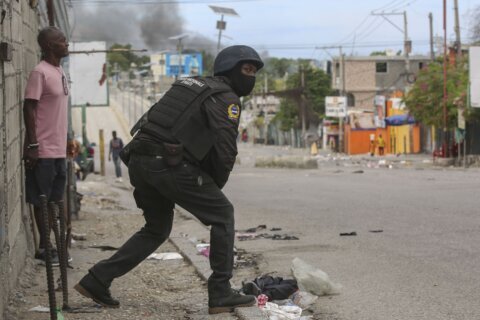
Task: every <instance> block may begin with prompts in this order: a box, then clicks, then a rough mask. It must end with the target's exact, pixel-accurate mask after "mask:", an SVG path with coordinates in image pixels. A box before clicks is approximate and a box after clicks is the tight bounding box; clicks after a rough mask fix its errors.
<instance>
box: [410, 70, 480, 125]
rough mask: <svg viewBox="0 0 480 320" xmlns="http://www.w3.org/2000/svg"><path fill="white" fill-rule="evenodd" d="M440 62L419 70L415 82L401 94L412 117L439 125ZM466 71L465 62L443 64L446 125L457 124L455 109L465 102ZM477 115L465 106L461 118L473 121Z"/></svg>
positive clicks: (440, 117)
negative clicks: (464, 112)
mask: <svg viewBox="0 0 480 320" xmlns="http://www.w3.org/2000/svg"><path fill="white" fill-rule="evenodd" d="M443 84H444V82H443V64H442V63H440V62H438V61H436V62H432V63H431V64H429V65H428V67H426V68H424V69H423V70H421V71H420V73H419V74H418V77H417V81H416V82H415V84H414V85H413V87H412V88H411V90H410V91H409V93H408V95H407V96H406V97H405V99H404V100H405V103H406V106H407V108H408V110H409V111H410V113H411V114H412V115H413V116H414V117H415V119H416V120H419V121H421V122H422V123H424V124H427V125H435V126H438V127H443V105H444V102H443ZM467 85H468V70H467V65H466V62H465V61H462V62H461V63H459V64H458V66H451V65H448V67H447V116H448V123H447V126H448V127H449V128H454V127H455V126H456V123H457V113H458V108H464V107H465V106H466V104H467ZM477 117H478V115H477V114H476V113H475V112H472V110H471V109H467V112H466V114H465V118H466V119H467V120H476V118H477Z"/></svg>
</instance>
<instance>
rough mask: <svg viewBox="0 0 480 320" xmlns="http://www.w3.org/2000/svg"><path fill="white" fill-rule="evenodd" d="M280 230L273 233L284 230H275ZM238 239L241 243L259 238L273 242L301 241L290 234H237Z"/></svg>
mask: <svg viewBox="0 0 480 320" xmlns="http://www.w3.org/2000/svg"><path fill="white" fill-rule="evenodd" d="M274 229H278V230H273V231H279V230H282V229H281V228H274ZM235 236H236V238H237V239H238V240H239V241H246V240H255V239H259V238H264V239H272V240H299V239H298V237H296V236H291V235H288V234H270V233H262V234H258V233H239V232H237V233H236V234H235Z"/></svg>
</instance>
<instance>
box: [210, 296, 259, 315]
mask: <svg viewBox="0 0 480 320" xmlns="http://www.w3.org/2000/svg"><path fill="white" fill-rule="evenodd" d="M229 291H230V292H229V293H228V294H227V295H225V296H220V297H209V299H208V313H209V314H216V313H223V312H232V311H233V309H235V308H239V307H251V306H253V305H255V304H256V303H257V299H256V298H255V296H250V295H242V294H239V293H237V292H234V291H233V290H229Z"/></svg>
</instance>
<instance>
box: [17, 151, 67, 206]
mask: <svg viewBox="0 0 480 320" xmlns="http://www.w3.org/2000/svg"><path fill="white" fill-rule="evenodd" d="M25 176H26V178H25V192H26V200H27V202H28V203H31V204H33V205H34V206H39V205H40V195H42V194H44V195H46V196H47V199H48V201H60V200H62V199H63V193H64V191H65V183H66V181H67V166H66V161H65V158H59V159H38V162H37V164H36V165H35V167H34V168H33V169H26V170H25Z"/></svg>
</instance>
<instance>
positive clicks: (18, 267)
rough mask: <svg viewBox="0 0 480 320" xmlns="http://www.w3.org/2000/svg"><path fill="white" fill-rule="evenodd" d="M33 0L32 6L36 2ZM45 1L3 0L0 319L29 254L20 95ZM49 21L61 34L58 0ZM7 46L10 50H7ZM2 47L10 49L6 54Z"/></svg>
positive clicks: (35, 51)
mask: <svg viewBox="0 0 480 320" xmlns="http://www.w3.org/2000/svg"><path fill="white" fill-rule="evenodd" d="M37 3H38V5H37ZM45 3H46V1H17V0H3V1H1V3H0V7H1V9H2V23H1V24H0V42H1V46H2V48H3V49H5V48H6V49H5V50H2V54H1V55H0V106H1V109H0V283H1V284H2V287H1V289H0V318H2V319H3V318H4V316H3V315H4V312H5V307H6V305H7V299H8V296H9V294H10V291H11V290H12V288H14V286H15V285H16V283H17V279H18V277H19V275H20V274H21V272H22V271H23V267H24V266H25V260H26V259H27V258H28V257H32V256H33V250H34V241H33V236H32V231H31V227H30V225H31V224H30V223H31V220H30V215H29V210H28V207H27V205H26V203H25V200H24V199H25V197H24V190H25V187H24V168H23V165H22V160H21V157H22V147H23V138H24V126H23V114H22V106H23V94H24V88H25V83H26V80H27V78H28V75H29V73H30V71H31V70H32V69H33V67H34V66H35V65H36V64H37V63H38V61H39V58H40V49H39V47H38V44H37V39H36V38H37V34H38V31H39V29H40V28H42V27H45V26H47V25H48V14H47V8H46V4H45ZM52 3H53V5H54V7H55V11H54V12H55V13H54V15H53V19H54V20H55V24H56V25H57V26H58V27H59V28H60V29H62V30H63V31H64V32H65V33H66V35H67V36H69V32H67V30H68V25H69V24H68V17H67V8H66V4H65V2H64V1H61V0H55V1H52ZM10 50H11V51H10ZM6 52H11V55H10V54H8V53H7V54H6Z"/></svg>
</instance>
